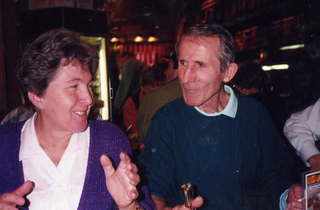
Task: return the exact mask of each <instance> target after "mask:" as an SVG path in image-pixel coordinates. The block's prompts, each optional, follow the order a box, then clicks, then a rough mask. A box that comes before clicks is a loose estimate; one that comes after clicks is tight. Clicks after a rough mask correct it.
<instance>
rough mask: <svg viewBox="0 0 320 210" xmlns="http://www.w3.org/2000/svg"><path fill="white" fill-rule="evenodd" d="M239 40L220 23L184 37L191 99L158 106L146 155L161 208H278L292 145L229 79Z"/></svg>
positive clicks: (181, 53)
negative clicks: (190, 190)
mask: <svg viewBox="0 0 320 210" xmlns="http://www.w3.org/2000/svg"><path fill="white" fill-rule="evenodd" d="M233 48H234V45H233V38H232V36H231V34H230V33H229V32H228V31H227V30H226V29H225V28H224V27H222V26H220V25H216V24H199V25H194V26H191V27H189V28H188V29H187V30H186V31H185V32H184V33H183V35H182V37H181V39H180V41H179V43H178V48H177V50H178V62H179V68H178V77H179V81H180V85H181V88H182V94H183V99H182V98H181V99H177V100H175V101H173V102H171V103H169V104H167V105H165V106H163V107H162V108H161V109H160V110H159V111H158V112H157V113H156V115H155V116H154V118H153V119H152V123H151V127H150V129H149V131H148V134H147V137H146V138H147V140H146V148H145V151H144V153H143V154H142V157H141V161H142V165H143V166H144V167H145V170H146V175H147V181H148V182H149V187H150V189H151V193H152V197H153V200H154V202H155V204H156V206H157V209H175V210H176V209H190V208H201V209H210V210H213V209H219V210H221V209H255V210H257V209H259V210H261V209H276V208H277V197H278V196H279V194H280V192H281V191H282V190H283V189H284V187H285V186H287V185H286V183H285V181H284V180H285V179H282V177H283V175H284V173H283V172H284V171H285V164H284V161H286V160H287V156H286V154H287V153H286V152H283V151H285V150H283V148H284V145H283V144H282V143H283V142H281V139H280V137H279V135H278V133H277V131H276V129H275V127H274V126H273V124H272V122H271V120H270V117H269V115H268V114H267V112H266V110H265V108H264V107H263V106H262V105H261V104H260V103H258V102H257V101H256V100H254V99H251V98H248V97H246V96H242V95H239V96H238V95H235V93H234V92H233V90H232V89H231V88H230V87H229V86H227V85H225V84H226V83H228V82H229V81H230V80H231V79H232V78H233V77H234V75H235V74H236V72H237V68H238V67H237V64H236V63H234V61H235V58H234V53H233ZM186 183H191V184H192V185H193V186H194V187H195V196H196V197H195V198H194V199H192V198H191V200H188V199H185V195H184V194H183V191H182V189H181V186H182V185H184V184H186ZM184 186H186V185H184ZM187 194H188V193H186V195H187ZM185 200H187V201H190V202H187V203H188V204H189V205H184V203H185ZM188 206H189V207H188Z"/></svg>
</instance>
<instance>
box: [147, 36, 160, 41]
mask: <svg viewBox="0 0 320 210" xmlns="http://www.w3.org/2000/svg"><path fill="white" fill-rule="evenodd" d="M156 41H158V38H157V37H155V36H149V37H148V42H156Z"/></svg>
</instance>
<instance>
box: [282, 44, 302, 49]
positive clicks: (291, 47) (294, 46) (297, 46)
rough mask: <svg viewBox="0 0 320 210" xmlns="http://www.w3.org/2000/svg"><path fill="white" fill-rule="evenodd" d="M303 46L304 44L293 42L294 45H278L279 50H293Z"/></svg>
mask: <svg viewBox="0 0 320 210" xmlns="http://www.w3.org/2000/svg"><path fill="white" fill-rule="evenodd" d="M303 47H304V44H294V45H288V46H283V47H280V50H295V49H299V48H303Z"/></svg>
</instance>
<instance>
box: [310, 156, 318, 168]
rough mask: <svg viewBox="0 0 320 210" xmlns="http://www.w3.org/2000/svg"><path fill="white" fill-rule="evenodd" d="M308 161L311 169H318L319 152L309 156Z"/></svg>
mask: <svg viewBox="0 0 320 210" xmlns="http://www.w3.org/2000/svg"><path fill="white" fill-rule="evenodd" d="M308 162H309V164H310V168H311V170H320V154H317V155H313V156H311V157H310V158H309V159H308Z"/></svg>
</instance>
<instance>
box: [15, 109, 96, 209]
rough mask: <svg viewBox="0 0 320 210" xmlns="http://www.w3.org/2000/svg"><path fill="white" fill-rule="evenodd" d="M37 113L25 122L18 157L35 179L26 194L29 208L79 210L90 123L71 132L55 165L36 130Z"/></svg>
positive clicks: (26, 177) (30, 176)
mask: <svg viewBox="0 0 320 210" xmlns="http://www.w3.org/2000/svg"><path fill="white" fill-rule="evenodd" d="M35 118H36V114H34V115H33V117H31V118H30V119H29V120H28V121H27V122H26V123H25V124H24V126H23V128H22V132H21V146H20V151H19V159H20V161H22V165H23V174H24V179H25V180H31V181H33V182H34V183H35V188H34V189H33V191H32V192H31V193H30V194H29V195H28V196H27V198H28V199H29V201H30V206H29V209H30V210H44V209H46V210H73V209H74V210H76V209H77V207H78V205H79V201H80V197H81V193H82V188H83V185H84V179H85V175H86V168H87V163H88V154H89V141H90V140H89V139H90V137H89V136H90V129H89V127H88V128H87V129H86V130H85V131H83V132H81V133H75V134H73V135H72V137H71V139H70V142H69V144H68V146H67V148H66V150H65V152H64V154H63V156H62V158H61V160H60V162H59V164H58V165H57V166H56V165H55V164H54V163H53V162H52V161H51V159H50V158H49V157H48V155H47V154H46V153H45V151H44V150H43V149H42V148H41V147H40V144H39V141H38V138H37V135H36V131H35V126H34V122H35Z"/></svg>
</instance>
